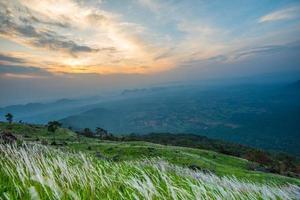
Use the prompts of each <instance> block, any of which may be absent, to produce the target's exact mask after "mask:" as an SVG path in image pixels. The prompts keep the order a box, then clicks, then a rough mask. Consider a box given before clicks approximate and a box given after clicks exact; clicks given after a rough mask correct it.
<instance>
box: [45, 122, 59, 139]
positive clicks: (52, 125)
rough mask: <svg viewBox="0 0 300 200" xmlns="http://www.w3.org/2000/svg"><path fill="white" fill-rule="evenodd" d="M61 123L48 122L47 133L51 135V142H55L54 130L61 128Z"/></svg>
mask: <svg viewBox="0 0 300 200" xmlns="http://www.w3.org/2000/svg"><path fill="white" fill-rule="evenodd" d="M61 125H62V124H61V123H59V122H58V121H50V122H48V125H47V127H48V131H49V132H52V133H53V140H54V141H55V132H56V130H57V129H58V128H59V127H61Z"/></svg>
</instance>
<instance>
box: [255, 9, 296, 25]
mask: <svg viewBox="0 0 300 200" xmlns="http://www.w3.org/2000/svg"><path fill="white" fill-rule="evenodd" d="M299 13H300V7H299V6H296V7H290V8H285V9H282V10H278V11H274V12H272V13H269V14H267V15H265V16H263V17H261V18H260V19H259V22H261V23H262V22H272V21H279V20H287V19H293V18H296V17H299V16H300V14H299Z"/></svg>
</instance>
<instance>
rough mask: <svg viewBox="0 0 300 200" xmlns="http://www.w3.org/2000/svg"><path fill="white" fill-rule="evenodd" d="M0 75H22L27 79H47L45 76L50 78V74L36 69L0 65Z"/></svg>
mask: <svg viewBox="0 0 300 200" xmlns="http://www.w3.org/2000/svg"><path fill="white" fill-rule="evenodd" d="M0 75H4V76H7V75H8V76H13V75H15V76H22V75H24V76H27V77H47V76H51V75H52V74H51V73H50V72H48V71H47V70H45V69H42V68H38V67H32V66H24V65H23V66H20V65H3V64H0Z"/></svg>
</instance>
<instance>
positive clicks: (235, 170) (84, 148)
mask: <svg viewBox="0 0 300 200" xmlns="http://www.w3.org/2000/svg"><path fill="white" fill-rule="evenodd" d="M7 129H8V130H11V131H12V132H14V133H15V135H17V136H18V137H19V138H20V140H25V141H31V142H34V143H45V141H46V143H48V145H51V142H52V141H53V140H54V139H55V141H56V143H57V145H51V146H53V147H55V148H60V149H67V150H68V151H76V152H79V151H80V152H85V153H87V154H90V155H91V156H94V157H98V158H99V159H102V160H108V161H115V162H121V161H137V160H141V159H151V158H160V159H163V160H165V161H168V162H169V163H171V164H175V165H178V166H182V167H189V168H193V169H194V168H196V169H199V170H201V171H210V172H212V173H214V174H216V175H218V176H235V177H237V178H238V179H240V180H247V181H253V182H259V183H274V184H287V183H291V184H296V185H300V180H299V179H296V178H290V177H286V176H281V175H277V174H272V173H263V172H258V171H251V170H249V167H248V166H249V165H250V164H251V163H250V162H249V161H247V160H245V159H241V158H237V157H233V156H228V155H224V154H220V153H216V152H213V151H207V150H202V149H195V148H186V147H175V146H165V145H159V144H153V143H148V142H142V141H141V142H128V141H126V142H119V141H118V142H116V141H104V140H99V139H95V138H87V137H84V136H78V135H77V134H76V133H74V132H72V131H71V130H69V129H63V128H60V129H59V130H57V131H56V133H55V134H53V133H50V132H48V131H47V128H46V127H44V126H39V125H25V124H11V125H9V124H7V123H0V130H7ZM37 140H38V141H37Z"/></svg>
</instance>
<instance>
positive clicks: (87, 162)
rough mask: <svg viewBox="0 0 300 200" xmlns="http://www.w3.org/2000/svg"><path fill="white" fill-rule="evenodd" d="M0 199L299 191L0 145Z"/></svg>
mask: <svg viewBox="0 0 300 200" xmlns="http://www.w3.org/2000/svg"><path fill="white" fill-rule="evenodd" d="M0 155H1V156H0V163H1V164H0V165H1V168H0V198H1V199H24V200H26V199H65V200H67V199H149V200H150V199H183V200H184V199H297V198H298V197H299V195H300V194H299V191H300V188H299V187H298V186H295V185H290V184H289V185H282V186H278V185H275V184H272V182H269V183H268V184H260V183H254V182H252V181H241V180H239V179H237V178H235V177H233V176H223V177H219V176H216V175H214V174H211V173H204V172H202V171H197V170H191V169H188V168H184V167H179V166H176V165H172V164H170V163H169V162H166V161H164V160H162V159H159V158H156V159H144V160H138V161H130V160H127V161H120V162H111V161H106V160H102V159H96V158H95V157H93V156H91V155H90V154H88V153H74V152H70V151H65V150H64V151H62V150H61V149H54V148H53V147H47V146H43V145H38V144H30V143H29V144H27V145H22V146H19V147H17V146H11V145H0Z"/></svg>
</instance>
